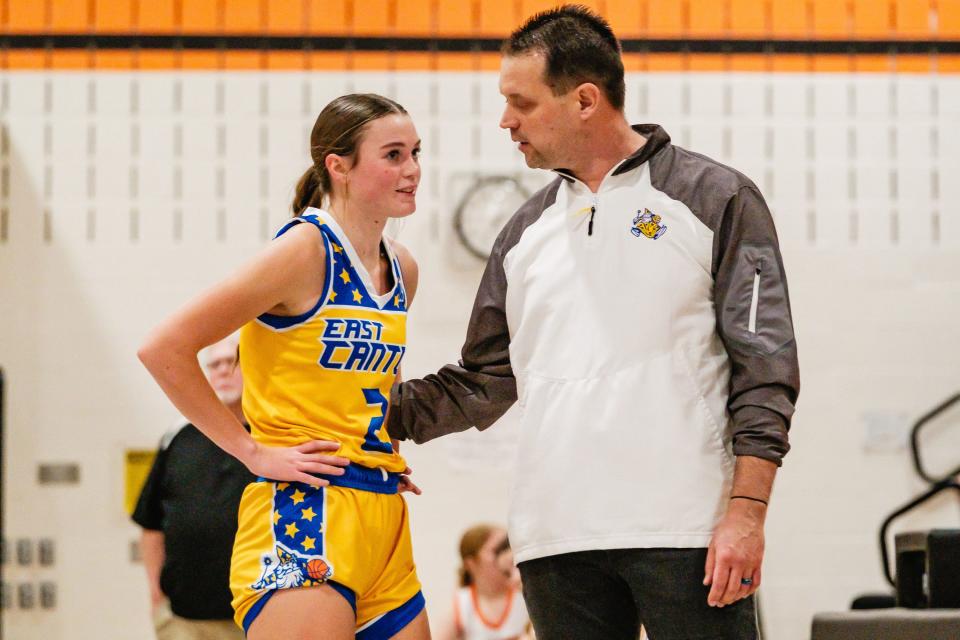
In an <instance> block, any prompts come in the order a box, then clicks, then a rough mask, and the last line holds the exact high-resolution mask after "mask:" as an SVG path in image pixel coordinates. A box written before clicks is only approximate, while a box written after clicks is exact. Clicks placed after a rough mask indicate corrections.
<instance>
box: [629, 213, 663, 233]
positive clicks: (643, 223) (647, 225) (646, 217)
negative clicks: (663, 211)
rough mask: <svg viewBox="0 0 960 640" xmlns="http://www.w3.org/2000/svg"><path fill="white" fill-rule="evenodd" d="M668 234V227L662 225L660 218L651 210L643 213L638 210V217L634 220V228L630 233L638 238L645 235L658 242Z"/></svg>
mask: <svg viewBox="0 0 960 640" xmlns="http://www.w3.org/2000/svg"><path fill="white" fill-rule="evenodd" d="M666 232H667V225H665V224H660V216H658V215H657V214H655V213H652V212H651V211H650V209H647V208H644V209H643V213H640V211H639V210H637V217H636V218H634V219H633V227H631V228H630V233H632V234H633V235H634V236H636V237H637V238H639V237H640V234H643V235H645V236H647V237H648V238H651V239H653V240H656V239H657V238H659V237H660V236H662V235H663V234H665V233H666Z"/></svg>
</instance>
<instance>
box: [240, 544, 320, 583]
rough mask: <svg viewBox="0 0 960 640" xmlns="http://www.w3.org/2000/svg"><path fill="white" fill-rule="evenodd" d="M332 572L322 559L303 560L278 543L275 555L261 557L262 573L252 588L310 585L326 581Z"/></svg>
mask: <svg viewBox="0 0 960 640" xmlns="http://www.w3.org/2000/svg"><path fill="white" fill-rule="evenodd" d="M274 565H276V566H274ZM332 574H333V571H332V570H331V569H330V566H329V565H328V564H327V563H326V562H324V561H323V559H321V558H312V559H311V560H304V559H303V558H301V557H298V556H296V555H294V554H292V553H290V552H289V551H287V550H286V549H284V548H283V547H281V546H279V545H278V546H277V555H276V556H275V557H271V556H264V557H263V575H262V576H260V579H259V580H257V581H256V582H255V583H254V584H253V588H254V589H255V590H257V591H263V590H264V589H290V588H292V587H302V586H304V585H307V586H310V585H311V584H316V583H320V582H324V581H326V580H327V578H329V577H330V576H331V575H332Z"/></svg>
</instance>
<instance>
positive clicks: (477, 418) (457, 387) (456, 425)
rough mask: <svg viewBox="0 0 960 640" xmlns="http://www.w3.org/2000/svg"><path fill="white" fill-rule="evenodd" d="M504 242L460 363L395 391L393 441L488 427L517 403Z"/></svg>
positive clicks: (390, 424)
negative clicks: (507, 315)
mask: <svg viewBox="0 0 960 640" xmlns="http://www.w3.org/2000/svg"><path fill="white" fill-rule="evenodd" d="M503 244H504V243H503V235H501V238H500V239H498V241H497V244H496V245H495V246H494V250H493V252H492V253H491V255H490V259H489V261H488V262H487V268H486V270H485V271H484V273H483V278H482V280H481V281H480V288H479V289H478V290H477V297H476V300H475V301H474V303H473V313H472V315H471V317H470V324H469V326H468V328H467V338H466V341H465V343H464V345H463V349H462V350H461V354H460V356H461V359H460V363H459V364H457V365H453V364H450V365H447V366H445V367H443V368H442V369H440V371H438V372H437V373H435V374H430V375H428V376H426V377H424V378H423V379H421V380H409V381H407V382H403V383H401V384H400V385H397V386H395V387H394V389H393V393H392V394H391V397H390V413H389V416H388V418H387V431H388V432H389V433H390V437H391V438H396V439H398V440H406V439H410V440H413V441H414V442H417V443H422V442H426V441H428V440H432V439H433V438H437V437H439V436H442V435H446V434H448V433H456V432H458V431H464V430H466V429H469V428H470V427H477V428H478V429H481V430H482V429H486V428H487V427H489V426H490V425H491V424H493V423H494V422H496V421H497V419H498V418H499V417H500V416H502V415H503V414H504V413H506V411H507V409H509V408H510V406H511V405H512V404H513V403H514V402H515V401H516V399H517V383H516V380H515V379H514V377H513V369H512V368H511V366H510V335H509V332H508V330H507V319H506V312H505V311H504V300H505V297H506V292H507V280H506V276H505V275H504V272H503V255H502V247H503Z"/></svg>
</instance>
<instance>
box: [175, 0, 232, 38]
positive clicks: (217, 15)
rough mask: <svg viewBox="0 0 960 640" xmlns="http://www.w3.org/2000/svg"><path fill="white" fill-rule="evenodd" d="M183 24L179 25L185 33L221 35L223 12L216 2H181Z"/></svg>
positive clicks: (183, 0)
mask: <svg viewBox="0 0 960 640" xmlns="http://www.w3.org/2000/svg"><path fill="white" fill-rule="evenodd" d="M178 4H179V5H180V15H181V20H182V22H181V23H180V24H179V25H178V26H179V28H180V30H181V31H183V33H220V32H221V31H222V29H221V27H222V24H223V12H222V11H219V9H220V6H219V2H217V1H216V0H180V1H179V2H178Z"/></svg>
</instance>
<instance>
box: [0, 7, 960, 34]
mask: <svg viewBox="0 0 960 640" xmlns="http://www.w3.org/2000/svg"><path fill="white" fill-rule="evenodd" d="M559 1H560V0H3V6H4V10H3V15H4V19H5V24H3V28H4V31H5V32H6V33H9V34H18V33H90V32H93V33H127V32H135V33H173V34H178V33H182V34H197V35H199V34H215V33H229V34H258V33H267V34H300V33H313V34H318V35H331V36H337V35H357V36H362V35H407V36H417V35H419V36H426V35H439V36H448V37H470V36H473V37H497V38H499V37H503V36H505V35H507V34H508V33H509V32H510V31H511V30H512V29H514V28H515V27H516V26H517V25H519V24H520V23H521V22H522V21H523V20H524V19H526V18H527V17H529V16H531V15H532V14H534V13H536V12H538V11H542V10H544V9H549V8H551V7H554V6H556V5H557V4H558V3H559ZM584 4H586V5H588V6H590V7H592V8H593V9H595V10H597V11H599V12H600V13H601V14H604V15H606V16H608V18H609V19H610V20H611V22H612V24H613V26H614V30H615V31H617V32H618V34H619V35H620V36H621V37H626V38H637V37H645V36H646V37H653V38H680V37H707V38H715V37H717V38H719V37H723V38H750V39H753V38H762V37H772V38H823V39H832V38H851V37H853V38H878V37H882V38H894V39H917V38H925V37H941V38H948V39H956V38H960V0H585V1H584ZM934 25H935V26H934Z"/></svg>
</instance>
